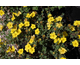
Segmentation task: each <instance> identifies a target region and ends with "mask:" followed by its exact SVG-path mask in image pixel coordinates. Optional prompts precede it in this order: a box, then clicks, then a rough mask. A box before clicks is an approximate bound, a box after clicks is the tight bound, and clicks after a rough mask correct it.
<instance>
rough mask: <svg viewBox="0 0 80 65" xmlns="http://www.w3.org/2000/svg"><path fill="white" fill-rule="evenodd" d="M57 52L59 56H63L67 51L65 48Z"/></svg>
mask: <svg viewBox="0 0 80 65" xmlns="http://www.w3.org/2000/svg"><path fill="white" fill-rule="evenodd" d="M58 51H59V52H60V54H65V53H66V52H67V50H66V49H65V48H62V47H61V48H59V49H58Z"/></svg>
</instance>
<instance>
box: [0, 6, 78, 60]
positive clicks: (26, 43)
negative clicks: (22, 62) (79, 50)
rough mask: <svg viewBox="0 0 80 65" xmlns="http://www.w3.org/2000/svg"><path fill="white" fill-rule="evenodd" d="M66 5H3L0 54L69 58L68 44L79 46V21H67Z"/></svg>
mask: <svg viewBox="0 0 80 65" xmlns="http://www.w3.org/2000/svg"><path fill="white" fill-rule="evenodd" d="M61 8H64V6H52V7H50V6H47V7H43V6H16V7H12V6H3V7H1V8H0V36H1V37H0V58H2V59H66V58H67V57H66V55H65V53H66V52H68V51H69V49H68V46H73V48H74V47H79V42H80V21H79V20H76V21H74V23H73V25H71V24H68V25H66V24H64V22H63V21H62V19H63V15H64V13H61V14H60V15H59V16H57V15H53V12H54V10H56V9H58V10H60V9H61Z"/></svg>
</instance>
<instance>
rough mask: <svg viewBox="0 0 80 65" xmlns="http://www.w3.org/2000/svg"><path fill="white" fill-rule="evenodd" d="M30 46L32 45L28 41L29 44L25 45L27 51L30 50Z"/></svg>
mask: <svg viewBox="0 0 80 65" xmlns="http://www.w3.org/2000/svg"><path fill="white" fill-rule="evenodd" d="M30 48H31V45H30V44H29V43H27V45H25V51H26V52H28V51H29V49H30Z"/></svg>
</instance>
